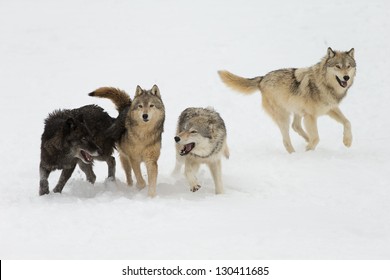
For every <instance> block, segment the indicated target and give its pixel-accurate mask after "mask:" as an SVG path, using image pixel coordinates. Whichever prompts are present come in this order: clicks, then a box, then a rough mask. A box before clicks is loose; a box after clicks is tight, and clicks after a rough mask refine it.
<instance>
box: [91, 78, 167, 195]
mask: <svg viewBox="0 0 390 280" xmlns="http://www.w3.org/2000/svg"><path fill="white" fill-rule="evenodd" d="M89 95H90V96H97V97H104V98H108V99H110V100H111V101H112V102H113V103H114V104H115V105H116V108H117V110H118V111H119V112H120V113H122V112H123V110H124V109H123V108H126V107H130V108H129V110H128V112H127V113H126V120H125V128H126V132H125V133H124V135H123V136H122V138H121V139H120V140H119V143H118V146H117V147H118V151H119V157H120V160H121V162H122V166H123V169H124V170H125V173H126V179H127V184H128V185H129V186H132V185H133V179H132V175H131V170H132V169H133V170H134V174H135V177H136V179H137V186H138V187H139V188H144V187H145V186H146V183H145V180H144V179H143V177H142V174H141V163H142V162H144V163H145V165H146V170H147V174H148V184H149V188H148V195H149V196H152V197H153V196H155V195H156V183H157V174H158V165H157V161H158V159H159V157H160V150H161V134H162V133H163V131H164V121H165V107H164V103H163V101H162V99H161V95H160V90H159V88H158V87H157V86H156V85H154V86H153V87H152V89H151V90H144V89H141V87H140V86H137V89H136V92H135V96H134V99H133V101H132V102H131V99H130V97H129V96H128V95H127V93H126V92H124V91H122V90H119V89H116V88H111V87H102V88H98V89H97V90H95V91H94V92H91V93H90V94H89Z"/></svg>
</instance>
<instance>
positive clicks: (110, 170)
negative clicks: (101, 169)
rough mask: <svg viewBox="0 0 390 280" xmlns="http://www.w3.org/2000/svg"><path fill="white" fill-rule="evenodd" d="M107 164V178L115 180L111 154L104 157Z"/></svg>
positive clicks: (113, 160) (113, 162) (114, 163)
mask: <svg viewBox="0 0 390 280" xmlns="http://www.w3.org/2000/svg"><path fill="white" fill-rule="evenodd" d="M106 162H107V166H108V177H107V178H108V179H109V180H112V181H115V166H116V162H115V158H114V157H113V156H109V157H107V158H106Z"/></svg>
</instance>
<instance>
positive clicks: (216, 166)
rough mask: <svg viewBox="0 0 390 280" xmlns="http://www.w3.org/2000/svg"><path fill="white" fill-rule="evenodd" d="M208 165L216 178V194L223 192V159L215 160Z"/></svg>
mask: <svg viewBox="0 0 390 280" xmlns="http://www.w3.org/2000/svg"><path fill="white" fill-rule="evenodd" d="M208 166H209V168H210V172H211V175H212V176H213V179H214V184H215V193H216V194H221V193H223V185H222V172H221V160H217V161H215V162H212V163H209V164H208Z"/></svg>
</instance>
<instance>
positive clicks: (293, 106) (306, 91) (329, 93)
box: [218, 48, 356, 153]
mask: <svg viewBox="0 0 390 280" xmlns="http://www.w3.org/2000/svg"><path fill="white" fill-rule="evenodd" d="M354 53H355V52H354V49H353V48H352V49H351V50H349V51H346V52H342V51H334V50H332V49H331V48H328V51H327V55H326V56H325V57H324V58H322V60H321V61H320V62H318V63H317V64H315V65H313V66H311V67H308V68H298V69H297V68H288V69H280V70H276V71H272V72H270V73H268V74H266V75H265V76H259V77H255V78H252V79H246V78H242V77H239V76H236V75H234V74H232V73H230V72H228V71H219V72H218V73H219V76H220V77H221V79H222V81H223V82H224V83H225V84H226V85H227V86H229V87H230V88H232V89H234V90H237V91H239V92H242V93H244V94H251V93H253V92H255V91H256V90H260V92H261V96H262V104H263V107H264V109H265V111H266V112H267V113H268V114H269V115H270V116H271V118H272V119H273V120H274V121H275V123H276V124H277V125H278V127H279V129H280V132H281V133H282V137H283V144H284V146H285V148H286V150H287V152H289V153H292V152H294V148H293V146H292V144H291V140H290V134H289V126H290V115H291V114H293V116H294V118H293V122H292V128H293V130H294V131H295V132H297V133H298V134H299V135H300V136H302V137H303V138H304V139H305V140H306V142H307V146H306V150H314V149H315V148H316V146H317V144H318V142H319V135H318V129H317V118H318V117H319V116H321V115H328V116H330V117H331V118H333V119H335V120H336V121H337V122H339V123H341V124H342V125H343V127H344V137H343V143H344V145H345V146H346V147H350V146H351V144H352V132H351V123H350V122H349V120H348V119H347V118H346V117H345V116H344V114H343V113H342V112H341V110H340V108H339V104H340V102H341V101H342V100H343V99H344V98H345V96H346V95H347V92H348V89H349V88H350V87H351V86H352V84H353V81H354V78H355V74H356V61H355V58H354ZM302 118H303V122H304V126H305V129H306V131H305V130H304V129H303V128H302V125H301V121H302Z"/></svg>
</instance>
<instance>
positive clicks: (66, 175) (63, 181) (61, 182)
mask: <svg viewBox="0 0 390 280" xmlns="http://www.w3.org/2000/svg"><path fill="white" fill-rule="evenodd" d="M75 167H76V164H75V165H73V166H72V167H71V168H68V169H64V170H62V173H61V176H60V179H59V180H58V183H57V186H56V187H55V188H54V189H53V192H55V193H60V192H62V189H63V188H64V186H65V184H66V182H68V180H69V178H70V176H72V173H73V171H74V169H75Z"/></svg>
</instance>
